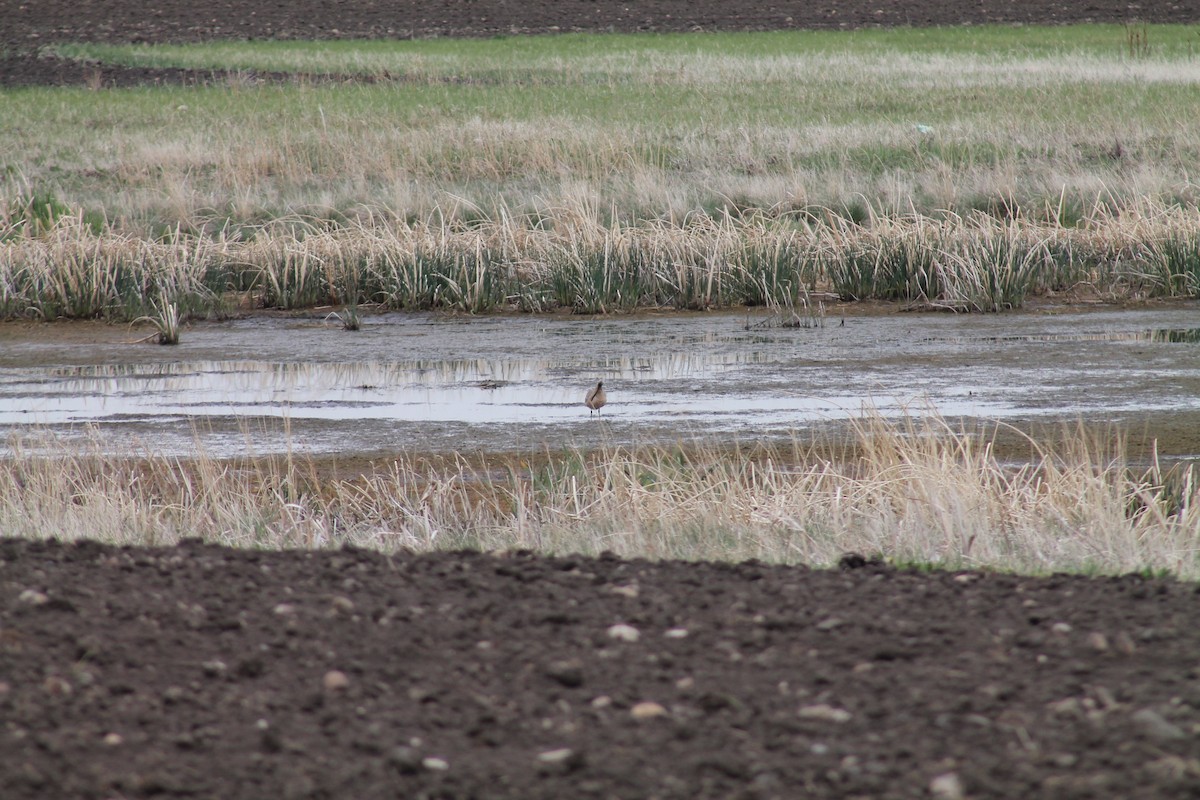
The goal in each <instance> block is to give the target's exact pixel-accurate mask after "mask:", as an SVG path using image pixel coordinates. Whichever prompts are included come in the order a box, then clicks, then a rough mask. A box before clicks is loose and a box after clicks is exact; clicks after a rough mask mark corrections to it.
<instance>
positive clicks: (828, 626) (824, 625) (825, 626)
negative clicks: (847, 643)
mask: <svg viewBox="0 0 1200 800" xmlns="http://www.w3.org/2000/svg"><path fill="white" fill-rule="evenodd" d="M842 624H843V623H842V621H841V620H840V619H838V618H837V617H829V618H828V619H823V620H821V621H820V622H818V623H817V630H819V631H831V630H833V629H834V628H838V627H841V625H842Z"/></svg>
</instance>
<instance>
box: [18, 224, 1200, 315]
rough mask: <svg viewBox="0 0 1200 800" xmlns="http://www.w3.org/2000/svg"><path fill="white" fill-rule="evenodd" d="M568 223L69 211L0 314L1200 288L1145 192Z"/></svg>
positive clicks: (697, 303)
mask: <svg viewBox="0 0 1200 800" xmlns="http://www.w3.org/2000/svg"><path fill="white" fill-rule="evenodd" d="M561 219H564V220H566V221H565V222H559V223H557V224H546V221H545V219H544V218H538V219H536V220H531V219H528V218H522V217H520V216H518V215H515V214H506V213H504V214H500V215H499V219H498V220H497V221H492V220H487V219H481V220H476V221H474V222H472V223H471V224H469V225H464V224H460V223H452V222H450V221H449V220H448V219H447V218H446V217H438V218H434V219H430V220H425V221H417V222H414V223H410V222H407V221H405V220H399V219H391V220H388V219H387V218H385V217H383V216H381V215H378V214H376V215H374V216H371V217H368V218H366V219H365V221H361V222H353V223H346V224H342V225H337V226H327V225H318V224H314V223H312V222H311V221H307V222H305V223H304V224H297V223H296V221H280V222H278V223H274V224H271V225H267V226H264V227H263V228H261V229H259V230H257V231H252V232H245V231H243V232H242V233H241V234H239V235H234V236H229V235H219V236H191V235H186V234H183V233H182V232H181V231H175V232H173V233H172V234H171V236H169V237H168V240H167V241H163V242H147V241H144V240H139V239H137V238H136V237H133V236H131V235H128V234H120V233H116V232H114V231H111V230H106V231H102V232H100V233H96V232H94V231H93V230H92V229H91V228H90V227H88V226H87V225H86V224H82V223H81V222H80V220H79V219H78V218H77V217H65V218H63V219H60V220H59V221H58V222H57V223H56V224H55V225H54V227H53V228H51V229H50V230H47V231H45V232H44V233H43V234H42V235H39V236H29V235H21V236H13V237H10V238H9V239H8V240H6V241H5V242H3V243H0V314H3V316H5V317H14V316H22V315H34V316H39V317H43V318H47V319H52V318H56V317H76V318H86V317H106V318H111V319H118V320H121V319H124V320H129V319H135V318H137V317H140V316H145V315H153V314H155V313H156V312H155V309H156V307H157V306H158V305H161V303H160V302H159V300H160V298H165V300H164V302H167V303H172V304H174V305H175V306H176V307H177V308H178V309H179V312H180V313H181V314H185V315H188V316H204V315H211V314H222V313H225V312H226V310H227V309H228V308H229V307H230V305H232V304H233V303H243V304H244V303H247V302H249V303H252V304H254V305H257V306H260V307H268V308H280V309H298V308H312V307H320V306H339V305H342V306H345V305H348V304H357V303H359V302H362V303H367V304H370V305H373V306H378V307H380V308H383V309H401V310H427V309H442V310H447V311H454V312H465V313H486V312H492V311H502V310H519V311H550V310H554V309H560V308H561V309H571V310H573V311H575V312H577V313H586V314H602V313H613V312H625V311H631V310H634V309H638V308H646V307H656V308H675V309H690V310H698V309H709V308H730V307H739V306H764V307H768V308H794V307H799V306H803V305H805V304H806V303H807V302H808V300H809V299H810V297H811V296H812V294H814V293H819V294H825V293H828V294H830V295H836V296H838V297H841V298H842V299H845V300H868V299H871V300H892V301H900V302H903V303H907V304H911V305H912V306H914V307H932V308H946V309H953V310H958V311H1003V310H1006V309H1013V308H1019V307H1021V306H1022V305H1023V304H1024V303H1025V301H1026V299H1027V298H1029V297H1031V296H1046V295H1048V294H1057V293H1064V292H1083V293H1087V294H1093V295H1095V294H1098V295H1100V296H1103V297H1112V298H1122V297H1124V298H1141V297H1196V296H1200V213H1198V212H1196V210H1195V209H1187V208H1179V207H1168V206H1161V205H1157V204H1154V203H1149V202H1144V203H1141V204H1140V205H1139V206H1137V207H1136V208H1127V209H1123V210H1121V211H1119V212H1116V213H1107V212H1099V211H1098V212H1096V213H1094V214H1092V215H1091V216H1090V217H1089V218H1088V220H1087V221H1086V222H1085V223H1084V224H1081V225H1079V226H1074V227H1062V226H1058V225H1056V224H1054V223H1053V222H1039V221H1037V220H1034V219H1026V218H1005V219H997V218H996V217H993V216H991V215H988V214H983V213H979V212H976V213H974V214H971V215H969V216H966V217H962V216H958V215H942V216H941V217H939V218H931V217H926V216H921V215H912V214H909V215H905V216H901V217H878V216H870V217H868V219H867V220H865V221H864V222H863V223H861V224H860V223H856V222H852V221H850V220H848V219H846V218H845V217H844V216H841V215H837V214H831V213H827V214H825V215H823V216H818V215H815V214H813V215H811V216H807V217H805V218H804V219H800V220H797V219H794V218H791V217H782V218H781V217H772V216H767V215H761V214H758V215H742V216H733V215H729V214H726V215H723V216H721V217H720V218H713V217H709V216H706V215H699V214H697V215H692V216H690V217H688V218H686V219H684V220H682V221H680V222H678V223H673V222H670V221H649V222H644V223H642V224H640V225H627V224H623V223H620V222H615V221H614V222H608V223H606V222H604V221H602V220H598V219H595V218H590V217H588V216H587V215H586V214H583V213H571V214H564V215H563V217H562V218H561ZM239 298H240V299H239Z"/></svg>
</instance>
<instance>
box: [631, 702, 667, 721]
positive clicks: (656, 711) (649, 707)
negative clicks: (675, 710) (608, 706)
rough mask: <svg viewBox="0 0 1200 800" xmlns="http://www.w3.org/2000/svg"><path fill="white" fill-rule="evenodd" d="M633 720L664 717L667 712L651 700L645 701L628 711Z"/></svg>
mask: <svg viewBox="0 0 1200 800" xmlns="http://www.w3.org/2000/svg"><path fill="white" fill-rule="evenodd" d="M629 713H630V714H632V715H633V718H634V719H637V720H642V719H654V718H655V717H661V716H664V715H666V713H667V710H666V709H665V708H663V707H662V706H661V705H659V704H658V703H655V702H654V701H653V700H645V701H643V702H641V703H638V704H637V705H635V706H634V707H633V708H631V709H630V710H629Z"/></svg>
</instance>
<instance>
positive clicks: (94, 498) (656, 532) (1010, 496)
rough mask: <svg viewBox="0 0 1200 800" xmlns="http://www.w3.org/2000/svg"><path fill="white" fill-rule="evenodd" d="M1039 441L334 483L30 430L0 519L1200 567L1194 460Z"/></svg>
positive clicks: (253, 541) (831, 448) (162, 530)
mask: <svg viewBox="0 0 1200 800" xmlns="http://www.w3.org/2000/svg"><path fill="white" fill-rule="evenodd" d="M1029 446H1030V452H1031V453H1033V457H1032V458H1031V460H1030V461H1028V462H1025V463H1020V464H1012V463H1002V462H1001V461H1000V460H999V459H997V457H996V456H995V455H994V453H993V449H992V440H991V439H990V438H989V437H988V436H987V435H983V434H979V433H968V432H965V431H962V430H958V429H955V428H953V427H951V426H950V425H949V424H948V423H946V422H945V421H943V420H941V419H940V418H938V417H937V416H935V415H931V416H924V417H908V418H905V419H900V420H887V419H884V418H882V417H880V416H879V415H876V414H867V415H865V416H864V417H862V418H861V419H859V420H858V421H857V422H856V423H855V424H854V426H853V428H852V431H851V436H850V439H849V440H846V441H844V442H843V443H842V445H838V444H837V443H836V442H827V443H825V444H824V446H822V447H821V448H815V447H812V446H809V445H801V444H798V443H797V444H795V445H793V446H792V447H790V448H788V447H782V448H780V447H765V446H764V447H752V448H740V449H738V448H735V449H733V450H730V449H729V448H727V447H720V446H703V445H701V446H696V447H689V448H684V449H681V448H678V447H651V448H637V449H627V448H611V449H601V450H598V451H594V452H582V451H572V452H565V453H556V454H548V455H547V457H546V458H538V459H523V460H518V459H516V458H513V459H509V460H506V461H505V462H503V463H500V464H497V463H490V464H481V463H478V462H473V461H470V460H468V459H465V458H462V457H452V458H450V459H443V460H440V461H438V462H436V463H435V462H431V461H428V460H423V459H419V458H416V457H408V456H403V455H402V456H400V457H398V458H397V459H396V460H395V461H394V462H392V463H391V464H390V465H389V466H387V467H384V468H380V469H379V470H378V471H377V472H375V473H373V474H370V475H368V476H365V477H363V478H359V479H354V480H325V479H322V478H320V477H319V475H318V474H317V471H316V469H315V468H314V466H313V465H312V464H311V463H310V462H307V461H306V460H304V459H301V458H298V457H291V456H288V457H281V458H278V459H274V460H270V459H268V460H259V461H244V462H237V463H235V462H222V461H217V460H215V459H211V458H208V457H206V456H205V455H203V454H198V455H196V456H195V457H193V458H189V459H186V460H177V459H168V458H162V457H158V456H155V455H154V454H142V455H140V456H137V457H130V458H114V457H111V456H102V455H99V454H98V453H97V452H90V453H89V452H87V450H86V449H84V450H79V449H68V448H66V447H62V446H60V447H59V448H58V450H57V451H56V450H55V446H54V443H53V441H52V440H47V439H41V440H36V439H34V440H26V441H25V442H24V443H22V442H16V443H14V450H13V453H12V455H11V456H9V457H8V458H6V459H5V460H4V461H3V463H2V465H0V530H3V531H4V532H5V535H8V536H20V537H30V538H42V537H45V536H57V537H60V538H64V539H79V538H89V539H99V540H102V541H106V542H112V543H119V544H142V545H144V544H169V543H171V542H175V541H178V540H179V539H180V538H182V537H189V536H198V537H201V538H203V539H205V540H208V541H213V542H219V543H223V544H229V545H234V546H241V547H267V548H295V547H301V548H314V547H316V548H325V547H336V546H339V545H341V544H344V543H350V544H354V545H357V546H364V547H371V548H378V549H382V550H392V549H395V548H399V547H404V548H411V549H414V550H418V551H424V550H433V549H455V548H479V549H486V550H509V549H521V548H526V549H532V550H536V551H538V552H543V553H559V554H562V553H569V552H575V553H587V554H595V553H600V552H602V551H612V552H615V553H618V554H620V555H621V556H625V557H648V558H654V559H693V560H694V559H703V560H722V561H730V560H732V561H737V560H743V559H749V558H757V559H762V560H765V561H770V562H782V563H802V564H810V565H829V564H832V563H835V562H836V561H837V559H838V558H839V557H840V556H841V555H842V554H844V553H846V552H848V551H857V552H860V553H864V554H879V555H882V556H884V557H886V558H888V559H890V560H892V561H895V562H898V563H913V564H923V565H934V566H938V567H943V568H954V569H959V568H972V569H981V568H982V569H999V570H1011V571H1018V572H1027V573H1045V572H1051V571H1060V570H1065V571H1071V572H1084V573H1121V572H1128V571H1135V570H1155V571H1162V572H1168V573H1171V574H1174V575H1177V576H1179V577H1181V578H1187V579H1195V578H1197V577H1200V509H1198V506H1197V500H1198V499H1200V497H1198V487H1197V481H1196V475H1195V474H1194V471H1193V469H1192V468H1191V467H1188V468H1186V469H1183V470H1180V469H1176V470H1174V471H1167V470H1164V469H1162V468H1161V467H1159V466H1158V465H1157V464H1151V465H1150V466H1149V467H1141V468H1133V467H1130V466H1129V465H1128V464H1127V463H1126V460H1125V457H1124V452H1125V447H1124V444H1123V439H1122V437H1121V436H1120V435H1119V434H1113V432H1109V433H1108V434H1096V433H1094V432H1093V433H1089V432H1087V431H1085V430H1083V429H1082V428H1080V429H1079V430H1077V431H1074V432H1066V433H1065V434H1064V437H1063V439H1062V441H1061V442H1060V443H1059V444H1056V445H1055V447H1054V449H1053V450H1051V449H1049V448H1047V447H1045V446H1043V445H1040V444H1039V443H1037V442H1033V441H1030V443H1029ZM839 447H840V450H839ZM838 452H841V453H842V455H841V456H838V455H836V454H837V453H838ZM831 454H833V455H831Z"/></svg>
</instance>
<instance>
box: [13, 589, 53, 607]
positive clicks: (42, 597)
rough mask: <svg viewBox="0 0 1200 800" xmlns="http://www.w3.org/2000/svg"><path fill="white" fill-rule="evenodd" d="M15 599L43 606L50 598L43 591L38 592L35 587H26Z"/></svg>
mask: <svg viewBox="0 0 1200 800" xmlns="http://www.w3.org/2000/svg"><path fill="white" fill-rule="evenodd" d="M17 600H19V601H21V602H22V603H28V604H29V605H31V606H44V605H46V603H49V602H50V598H49V597H48V596H47V595H46V593H45V592H39V591H38V590H37V589H26V590H25V591H23V592H21V593H20V594H19V595H17Z"/></svg>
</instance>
